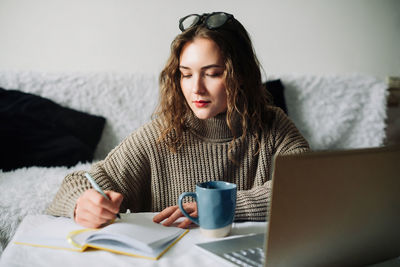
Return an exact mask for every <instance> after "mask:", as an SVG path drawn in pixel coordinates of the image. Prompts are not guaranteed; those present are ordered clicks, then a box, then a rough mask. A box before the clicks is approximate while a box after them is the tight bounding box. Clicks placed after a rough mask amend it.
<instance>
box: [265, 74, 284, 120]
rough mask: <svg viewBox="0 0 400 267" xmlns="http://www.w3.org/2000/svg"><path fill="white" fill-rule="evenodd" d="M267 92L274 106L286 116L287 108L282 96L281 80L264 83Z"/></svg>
mask: <svg viewBox="0 0 400 267" xmlns="http://www.w3.org/2000/svg"><path fill="white" fill-rule="evenodd" d="M264 86H265V87H266V88H267V90H268V92H269V93H270V94H271V96H272V100H273V102H274V104H275V106H277V107H280V108H281V109H282V110H283V111H284V112H285V113H286V114H287V107H286V101H285V95H284V89H285V88H284V87H283V84H282V82H281V80H279V79H278V80H272V81H267V82H265V83H264Z"/></svg>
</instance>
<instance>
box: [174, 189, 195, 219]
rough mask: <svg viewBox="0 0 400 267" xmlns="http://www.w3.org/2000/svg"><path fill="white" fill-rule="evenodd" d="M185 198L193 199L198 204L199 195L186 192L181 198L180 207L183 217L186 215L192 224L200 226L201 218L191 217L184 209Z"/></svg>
mask: <svg viewBox="0 0 400 267" xmlns="http://www.w3.org/2000/svg"><path fill="white" fill-rule="evenodd" d="M185 197H193V198H194V200H195V201H196V202H197V194H196V193H194V192H185V193H182V194H181V195H180V196H179V200H178V205H179V209H180V210H181V212H182V213H183V215H185V216H186V217H187V218H189V219H190V220H191V221H192V222H194V223H195V224H197V225H199V218H195V217H192V216H190V215H189V214H188V213H187V212H186V211H185V210H184V209H183V206H182V201H183V199H184V198H185Z"/></svg>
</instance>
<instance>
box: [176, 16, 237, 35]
mask: <svg viewBox="0 0 400 267" xmlns="http://www.w3.org/2000/svg"><path fill="white" fill-rule="evenodd" d="M232 18H233V15H232V14H228V13H225V12H213V13H210V14H208V13H205V14H203V15H198V14H190V15H187V16H186V17H183V18H181V19H180V20H179V29H180V30H181V31H182V32H183V31H186V30H187V29H189V28H191V27H193V26H196V25H200V24H202V23H204V24H205V25H206V27H207V29H209V30H213V29H217V28H219V27H221V26H222V25H224V24H225V23H226V22H227V21H228V20H230V19H232Z"/></svg>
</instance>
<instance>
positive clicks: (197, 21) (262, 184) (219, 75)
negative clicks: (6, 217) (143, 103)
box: [48, 12, 309, 227]
mask: <svg viewBox="0 0 400 267" xmlns="http://www.w3.org/2000/svg"><path fill="white" fill-rule="evenodd" d="M179 28H180V29H181V30H182V33H181V34H179V35H178V36H177V37H176V38H175V40H174V41H173V42H172V45H171V55H170V57H169V59H168V61H167V64H166V66H165V68H164V70H163V71H162V72H161V75H160V103H159V106H158V110H157V112H156V113H155V118H154V119H153V120H152V121H151V122H150V123H148V124H146V125H144V126H142V127H141V128H140V129H138V130H136V131H135V132H133V133H132V134H131V135H130V136H128V137H127V138H126V139H125V140H124V141H123V142H122V143H121V144H120V145H118V146H117V147H116V148H115V149H113V150H112V151H111V152H110V153H109V155H108V156H107V157H106V159H105V160H103V161H101V162H98V163H96V164H94V165H93V166H92V168H91V170H90V171H89V173H90V175H91V176H92V177H93V178H94V179H95V180H96V182H97V183H98V184H99V185H100V187H101V188H102V189H103V190H106V194H107V196H108V197H109V199H106V198H104V197H102V196H101V195H100V194H99V193H98V192H96V191H95V190H93V189H91V186H90V183H89V182H88V181H87V180H86V178H85V177H84V173H85V172H83V171H78V172H74V173H72V174H69V175H68V176H67V177H66V178H65V179H64V181H63V183H62V185H61V188H60V190H59V191H58V193H57V195H56V196H55V199H54V201H53V202H52V203H51V205H50V207H49V208H48V212H49V213H50V214H53V215H57V216H70V217H72V218H74V219H75V221H76V222H78V223H79V224H81V225H83V226H86V227H100V226H101V225H103V224H105V223H107V222H108V221H110V220H112V219H114V218H115V214H116V213H118V212H124V211H126V210H127V209H130V210H131V211H133V212H139V211H153V212H155V211H157V212H158V211H161V212H160V213H159V214H157V215H156V216H155V217H154V221H155V222H161V221H163V224H164V225H171V224H172V223H173V222H175V221H176V220H177V219H178V218H179V217H181V216H182V214H181V212H180V211H179V209H178V207H177V206H176V203H177V200H178V197H179V195H180V194H181V193H183V192H191V191H194V188H195V185H196V183H199V182H204V181H208V180H224V181H228V182H232V183H235V184H237V186H238V193H237V204H236V213H235V220H265V218H266V213H267V207H268V204H269V199H270V190H271V187H270V172H271V166H272V157H273V156H274V155H275V154H289V153H302V152H305V151H307V150H308V149H309V148H308V144H307V142H306V140H305V139H304V138H303V137H302V136H301V135H300V133H299V132H298V130H297V129H296V127H295V126H294V124H293V123H292V122H291V121H290V120H289V119H288V118H287V117H286V116H285V114H284V113H283V112H282V111H281V110H280V109H278V108H275V107H272V106H270V101H269V98H268V95H267V93H266V91H265V88H263V86H262V83H261V73H260V67H259V64H258V60H257V58H256V56H255V54H254V52H253V47H252V44H251V41H250V38H249V36H248V34H247V32H246V30H245V29H244V27H243V26H242V25H241V24H240V22H238V21H237V20H236V19H235V18H234V17H233V15H231V14H227V13H224V12H215V13H211V14H203V15H189V16H186V17H184V18H182V19H181V20H180V22H179ZM185 205H186V206H185V209H187V211H188V212H189V213H191V214H192V216H196V204H195V203H194V202H193V203H186V204H185ZM189 224H190V221H189V220H188V219H185V220H183V221H182V222H181V223H180V224H179V225H178V226H179V227H187V226H188V225H189Z"/></svg>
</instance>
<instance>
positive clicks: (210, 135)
mask: <svg viewBox="0 0 400 267" xmlns="http://www.w3.org/2000/svg"><path fill="white" fill-rule="evenodd" d="M187 126H188V128H189V130H190V131H191V132H193V133H194V134H195V135H197V136H199V137H201V138H203V139H207V140H209V141H215V142H224V141H230V140H232V139H233V133H232V131H231V129H229V127H228V124H227V122H226V112H224V113H220V114H218V115H217V116H215V117H212V118H209V119H205V120H202V119H199V118H197V117H196V116H195V115H194V114H193V112H190V114H189V115H188V119H187ZM232 127H233V129H234V130H235V131H236V135H237V136H236V137H238V136H240V135H241V133H242V131H241V129H240V123H239V120H238V119H237V118H236V119H234V120H233V123H232Z"/></svg>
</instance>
